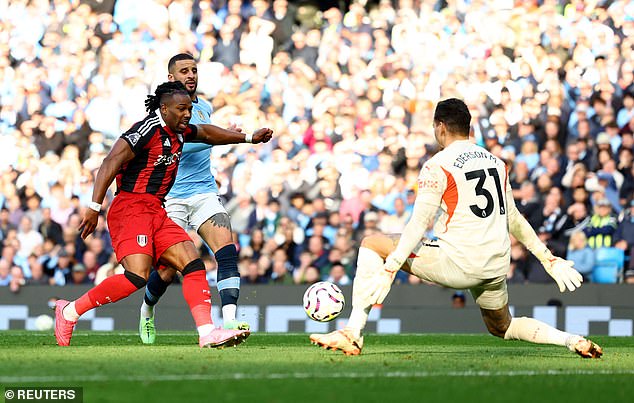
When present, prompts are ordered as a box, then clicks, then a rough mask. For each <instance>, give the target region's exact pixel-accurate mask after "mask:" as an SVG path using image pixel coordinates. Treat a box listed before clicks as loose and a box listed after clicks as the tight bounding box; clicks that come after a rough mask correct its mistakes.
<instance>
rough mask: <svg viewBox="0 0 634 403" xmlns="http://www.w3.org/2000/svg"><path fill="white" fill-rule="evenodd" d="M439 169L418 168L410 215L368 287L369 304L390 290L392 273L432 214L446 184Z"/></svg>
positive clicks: (416, 239)
mask: <svg viewBox="0 0 634 403" xmlns="http://www.w3.org/2000/svg"><path fill="white" fill-rule="evenodd" d="M439 171H440V168H439V167H430V166H428V165H425V166H424V167H423V169H422V170H421V177H420V178H419V181H418V183H419V186H418V194H417V195H416V201H415V202H414V209H413V211H412V216H411V217H410V219H409V221H408V222H407V224H405V228H404V229H403V233H402V234H401V236H400V238H399V241H398V244H397V245H396V248H395V249H394V251H393V252H392V253H390V254H389V255H388V256H387V258H386V259H385V264H384V265H383V270H381V271H380V272H379V275H378V276H376V277H375V279H374V281H373V282H372V283H371V284H370V285H369V286H368V289H367V290H366V292H365V296H364V299H365V300H366V301H369V302H370V303H372V304H381V303H383V300H384V299H385V297H387V294H388V292H389V291H390V287H391V285H392V281H393V280H394V276H395V275H396V272H397V271H399V270H400V269H401V267H402V266H403V264H404V263H405V260H406V259H407V258H408V257H409V255H410V254H411V253H412V251H413V250H414V248H415V247H416V245H418V243H419V242H420V240H421V239H422V238H423V236H424V234H425V231H426V229H427V227H428V225H429V223H430V222H431V221H432V220H433V218H434V216H435V215H436V212H437V211H438V207H439V206H440V201H441V198H442V193H443V192H444V189H445V187H446V181H445V180H444V179H445V176H444V174H443V173H441V172H439Z"/></svg>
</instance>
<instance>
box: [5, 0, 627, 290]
mask: <svg viewBox="0 0 634 403" xmlns="http://www.w3.org/2000/svg"><path fill="white" fill-rule="evenodd" d="M329 3H330V2H323V1H322V2H317V1H315V2H312V3H311V2H301V3H294V2H289V1H287V0H268V1H267V0H252V1H248V0H228V1H205V0H117V1H113V0H110V1H107V0H103V1H78V0H50V1H49V0H0V147H1V149H3V150H5V151H4V152H3V155H4V157H3V158H1V159H0V188H1V192H0V206H1V207H2V209H1V211H0V240H1V245H2V252H1V257H0V286H9V287H11V289H12V290H13V291H17V290H19V288H20V287H21V286H23V285H30V284H54V285H59V286H63V285H72V284H89V283H98V282H99V281H101V280H102V279H103V278H105V277H107V276H108V275H111V274H112V273H114V272H116V271H118V270H121V268H120V266H118V265H117V262H116V258H115V257H114V256H113V253H112V245H111V243H110V237H109V234H108V230H107V223H106V221H105V215H104V216H102V217H101V218H100V221H99V226H98V228H97V230H96V232H95V234H94V235H93V236H91V237H89V238H88V239H87V240H86V241H83V240H82V239H81V238H80V237H79V234H78V226H79V223H80V221H81V219H80V217H81V215H82V212H83V210H84V209H85V208H86V205H87V204H88V202H90V199H91V194H92V187H93V183H94V178H95V173H96V170H97V169H98V168H99V165H100V163H101V161H102V159H103V158H104V157H105V155H106V154H107V152H108V151H109V148H110V147H111V145H112V144H113V142H114V141H115V140H116V139H117V137H118V136H119V135H120V133H122V132H123V131H125V130H127V129H128V127H129V126H130V125H131V124H132V123H134V122H135V121H138V120H140V119H142V118H143V117H144V113H145V111H144V103H143V101H144V99H145V96H146V94H148V93H149V92H150V91H152V90H153V89H154V88H155V87H156V85H158V84H159V83H161V82H163V81H166V78H167V67H166V64H167V60H168V59H169V58H170V57H171V56H172V55H174V54H176V53H179V52H189V53H191V54H193V55H194V56H195V58H196V59H197V60H198V62H199V65H198V68H199V87H198V88H199V91H200V96H202V97H204V98H206V99H208V100H209V101H210V102H211V103H212V105H213V107H214V114H213V116H212V119H213V121H214V123H215V124H217V125H219V126H228V125H229V124H232V123H234V124H237V125H238V126H240V127H242V128H243V129H244V130H246V131H250V130H253V129H255V128H257V127H262V126H266V127H271V128H272V129H273V130H274V133H275V135H274V140H273V141H272V142H270V143H268V144H264V145H256V146H251V145H239V146H222V147H214V148H213V151H212V166H213V170H214V174H215V175H216V178H217V181H218V185H219V189H220V192H221V196H222V198H223V200H224V202H225V206H226V207H227V210H228V211H229V213H230V214H231V216H232V226H233V229H234V231H235V233H236V242H237V243H239V246H240V264H239V267H240V271H241V275H242V283H243V284H255V283H258V284H259V283H277V284H306V283H311V282H314V281H317V280H319V279H327V280H330V281H333V282H336V283H338V284H341V285H347V284H350V282H351V279H352V278H353V276H354V271H355V261H356V250H357V248H358V246H359V242H360V240H361V239H362V237H363V236H365V235H368V234H372V233H374V232H376V231H383V232H387V233H398V232H401V230H402V229H403V227H404V225H405V223H406V222H407V219H408V217H409V214H410V212H411V209H412V207H413V201H414V199H415V197H416V194H415V191H416V184H417V176H418V174H419V170H420V168H421V166H422V164H423V163H424V162H425V161H426V160H427V159H428V158H430V156H432V155H433V154H434V153H435V152H436V151H437V147H436V145H435V140H434V137H433V131H432V116H433V107H434V105H435V103H436V102H437V101H438V100H440V99H442V98H446V97H452V96H455V97H459V98H461V99H464V100H465V102H466V103H467V104H468V105H469V108H470V111H471V113H472V116H473V120H472V125H473V140H474V141H475V142H477V143H478V144H480V145H482V146H484V147H486V148H487V149H488V150H490V151H491V152H492V153H493V154H495V155H496V156H499V157H500V158H502V159H503V160H504V161H505V162H506V163H507V164H508V167H509V171H510V178H511V184H512V187H513V192H514V196H515V198H516V203H517V205H518V207H519V208H520V211H521V212H522V213H523V214H524V215H525V216H526V217H527V219H528V220H529V222H530V223H531V225H532V226H533V228H535V230H536V231H537V232H538V234H539V236H540V237H541V238H542V239H543V240H544V241H545V242H546V243H547V244H548V246H549V247H550V248H551V249H552V250H553V251H554V253H555V254H557V255H559V256H562V257H565V256H567V255H568V256H570V257H571V258H573V259H575V261H576V262H577V268H579V269H580V271H582V272H583V273H584V275H585V276H586V277H587V279H588V280H590V279H591V276H590V273H591V271H592V263H588V259H591V258H592V251H593V250H594V249H596V248H600V247H604V246H614V247H617V248H620V249H623V250H624V251H625V253H626V256H627V257H628V261H630V262H631V260H630V259H629V256H630V255H631V254H632V248H633V247H634V218H633V214H632V212H633V211H634V204H632V203H633V202H632V198H633V188H634V178H633V174H634V168H633V164H632V160H633V155H632V152H633V151H632V148H633V143H634V141H633V131H634V1H631V0H630V1H627V0H616V1H597V0H595V1H592V0H589V1H580V0H572V1H557V0H530V1H519V0H518V1H512V0H494V1H482V0H447V1H442V0H394V1H391V0H380V1H367V2H366V1H353V2H345V3H346V4H349V5H348V6H346V7H345V8H343V9H340V8H337V7H330V6H328V4H329ZM334 3H335V4H338V3H337V2H334ZM114 191H115V189H114V188H111V191H110V193H109V195H108V197H107V200H106V201H105V203H104V206H106V207H107V205H108V202H109V200H111V198H112V196H113V194H114ZM429 236H433V233H431V232H430V233H429ZM192 237H193V238H194V239H195V241H196V242H198V246H199V248H200V251H201V254H202V255H203V257H204V261H205V262H206V265H207V267H208V278H209V280H210V282H212V283H213V282H214V281H215V261H214V259H213V256H211V254H210V253H209V251H208V250H207V248H206V247H205V246H203V245H202V243H201V242H200V239H198V238H197V236H196V234H192ZM627 264H629V263H626V265H627ZM627 269H628V268H627V267H626V271H625V274H626V275H625V281H627V282H629V281H632V280H634V277H632V276H631V275H634V269H631V270H627ZM397 281H399V282H404V283H408V282H409V283H416V282H417V281H418V279H417V278H415V277H413V276H412V277H408V276H406V275H404V274H403V273H400V274H399V277H398V279H397ZM509 281H510V282H519V283H524V282H549V281H551V280H550V279H549V278H548V277H547V276H546V275H545V273H544V271H543V269H542V268H541V266H540V265H539V263H538V262H537V261H536V260H535V259H533V258H532V257H531V256H530V253H528V252H527V251H526V250H525V249H524V248H523V247H522V246H521V245H520V244H518V243H516V242H514V243H513V246H512V269H511V271H510V273H509Z"/></svg>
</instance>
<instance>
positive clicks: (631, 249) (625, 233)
mask: <svg viewBox="0 0 634 403" xmlns="http://www.w3.org/2000/svg"><path fill="white" fill-rule="evenodd" d="M614 247H616V248H619V249H622V250H623V251H625V255H626V256H627V258H628V260H629V261H630V262H631V261H632V258H633V257H634V199H632V200H630V204H629V208H628V209H627V210H626V211H625V212H624V214H623V216H622V217H621V219H620V220H619V223H618V226H617V227H616V232H615V233H614Z"/></svg>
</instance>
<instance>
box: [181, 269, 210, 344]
mask: <svg viewBox="0 0 634 403" xmlns="http://www.w3.org/2000/svg"><path fill="white" fill-rule="evenodd" d="M182 273H183V296H184V297H185V301H187V304H188V305H189V309H190V311H191V313H192V317H193V318H194V322H195V323H196V329H197V330H198V334H199V335H200V336H205V335H207V334H209V333H211V331H212V330H213V329H214V326H213V322H212V321H211V293H210V292H209V284H208V283H207V277H206V275H205V265H204V264H203V262H202V260H200V259H195V260H192V261H191V262H189V263H188V264H187V266H185V268H184V269H183V272H182Z"/></svg>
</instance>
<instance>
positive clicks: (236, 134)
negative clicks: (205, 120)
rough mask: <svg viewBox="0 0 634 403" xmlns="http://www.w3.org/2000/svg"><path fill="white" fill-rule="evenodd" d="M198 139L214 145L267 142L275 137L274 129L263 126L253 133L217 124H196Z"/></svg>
mask: <svg viewBox="0 0 634 403" xmlns="http://www.w3.org/2000/svg"><path fill="white" fill-rule="evenodd" d="M196 128H197V129H198V131H197V133H196V141H202V142H203V143H206V144H211V145H214V146H219V145H224V144H240V143H254V144H258V143H266V142H268V141H269V140H271V138H272V137H273V130H271V129H269V128H266V127H263V128H261V129H258V130H256V131H254V132H253V133H242V132H241V131H238V130H229V129H223V128H222V127H218V126H216V125H196Z"/></svg>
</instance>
